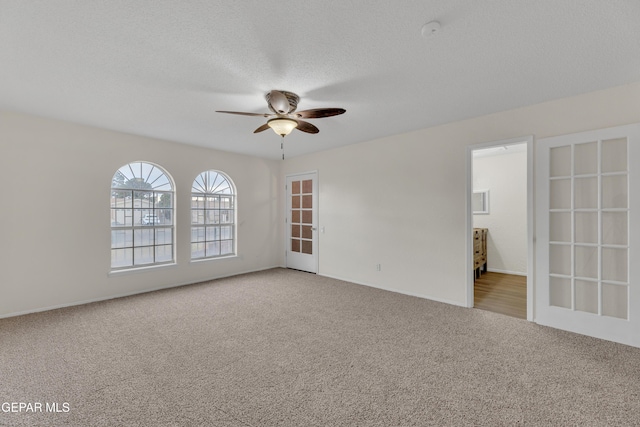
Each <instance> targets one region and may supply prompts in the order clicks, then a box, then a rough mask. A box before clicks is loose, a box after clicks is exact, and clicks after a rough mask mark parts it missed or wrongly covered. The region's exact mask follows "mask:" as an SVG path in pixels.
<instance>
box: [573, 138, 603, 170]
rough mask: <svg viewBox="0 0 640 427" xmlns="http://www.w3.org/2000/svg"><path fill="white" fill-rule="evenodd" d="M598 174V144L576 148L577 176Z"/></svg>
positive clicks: (586, 144) (580, 145) (593, 143)
mask: <svg viewBox="0 0 640 427" xmlns="http://www.w3.org/2000/svg"><path fill="white" fill-rule="evenodd" d="M597 172H598V143H597V142H588V143H584V144H576V146H575V174H576V175H583V174H594V173H597Z"/></svg>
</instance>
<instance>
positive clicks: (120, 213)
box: [110, 161, 176, 272]
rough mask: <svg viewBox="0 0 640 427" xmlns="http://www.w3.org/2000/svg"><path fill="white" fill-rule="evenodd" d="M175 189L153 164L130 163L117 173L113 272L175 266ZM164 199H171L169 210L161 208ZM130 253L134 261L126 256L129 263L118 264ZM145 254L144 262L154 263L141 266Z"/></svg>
mask: <svg viewBox="0 0 640 427" xmlns="http://www.w3.org/2000/svg"><path fill="white" fill-rule="evenodd" d="M136 181H137V183H136ZM132 182H133V183H134V184H131V183H132ZM174 188H175V185H174V183H173V179H172V178H171V175H169V173H168V172H167V171H166V170H165V169H164V168H162V167H161V166H159V165H156V164H154V163H151V162H147V161H134V162H130V163H128V164H126V165H124V166H122V167H120V168H119V169H118V170H117V171H116V173H115V174H114V176H113V179H112V183H111V206H110V212H111V214H110V220H111V271H112V272H117V271H126V270H134V269H140V268H147V267H154V266H159V265H168V264H175V248H176V239H175V191H174ZM126 193H129V195H127V194H126ZM164 195H169V202H168V206H162V205H160V206H158V205H159V204H160V203H163V204H164V203H167V202H166V201H163V200H162V199H163V197H164ZM144 205H147V206H144ZM149 217H150V218H152V221H151V222H149V220H148V218H149ZM155 218H157V219H158V222H156V220H155ZM167 234H168V236H167ZM167 242H168V243H167ZM128 251H129V255H130V260H131V261H130V262H128V259H129V255H126V257H125V260H127V262H126V263H118V262H117V259H118V256H119V255H125V254H127V252H128ZM145 251H146V252H147V256H146V257H145V258H144V259H145V260H149V258H151V261H149V262H139V260H140V259H142V258H141V257H142V256H143V255H142V254H143V253H144V252H145ZM149 251H150V252H151V254H150V255H149V254H148V252H149Z"/></svg>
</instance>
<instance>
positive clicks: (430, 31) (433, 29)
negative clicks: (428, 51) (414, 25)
mask: <svg viewBox="0 0 640 427" xmlns="http://www.w3.org/2000/svg"><path fill="white" fill-rule="evenodd" d="M438 31H440V23H439V22H438V21H431V22H427V23H426V24H424V25H423V26H422V37H424V38H427V37H431V36H432V35H434V34H435V33H437V32H438Z"/></svg>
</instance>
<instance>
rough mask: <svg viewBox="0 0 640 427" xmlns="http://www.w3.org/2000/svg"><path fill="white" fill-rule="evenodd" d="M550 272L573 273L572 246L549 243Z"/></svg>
mask: <svg viewBox="0 0 640 427" xmlns="http://www.w3.org/2000/svg"><path fill="white" fill-rule="evenodd" d="M549 272H550V273H553V274H564V275H567V276H568V275H570V274H571V246H570V245H554V244H551V245H549Z"/></svg>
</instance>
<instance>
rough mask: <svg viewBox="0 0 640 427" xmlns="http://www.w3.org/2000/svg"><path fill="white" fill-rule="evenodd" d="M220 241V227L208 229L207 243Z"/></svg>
mask: <svg viewBox="0 0 640 427" xmlns="http://www.w3.org/2000/svg"><path fill="white" fill-rule="evenodd" d="M212 240H220V227H207V241H212Z"/></svg>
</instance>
